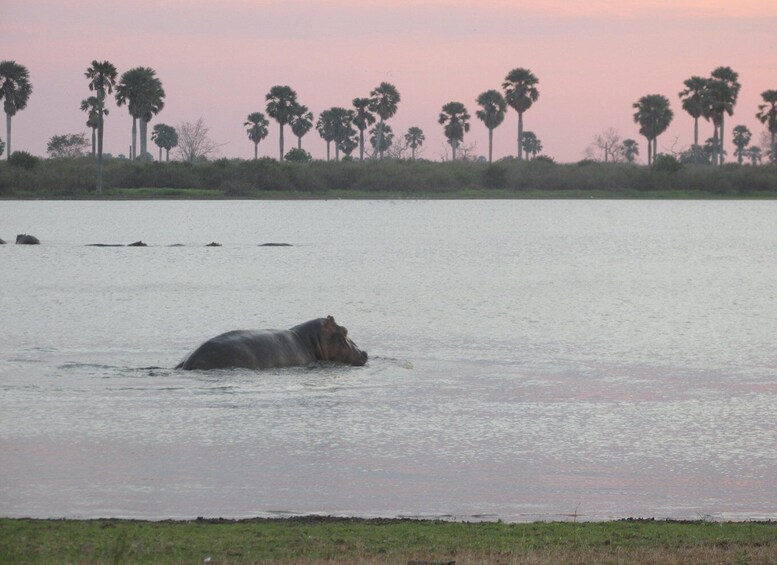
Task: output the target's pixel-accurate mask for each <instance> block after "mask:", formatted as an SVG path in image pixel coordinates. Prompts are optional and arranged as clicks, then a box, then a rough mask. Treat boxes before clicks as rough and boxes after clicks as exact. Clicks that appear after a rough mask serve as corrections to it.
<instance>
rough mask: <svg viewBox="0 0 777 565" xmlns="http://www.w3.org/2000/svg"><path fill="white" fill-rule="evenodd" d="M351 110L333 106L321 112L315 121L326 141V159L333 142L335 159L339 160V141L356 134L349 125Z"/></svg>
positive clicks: (351, 115)
mask: <svg viewBox="0 0 777 565" xmlns="http://www.w3.org/2000/svg"><path fill="white" fill-rule="evenodd" d="M352 119H353V112H352V111H351V110H348V109H346V108H341V107H337V106H336V107H334V108H329V109H328V110H324V111H323V112H321V115H320V116H319V118H318V123H316V130H318V133H319V135H320V136H321V137H322V139H323V140H324V141H326V160H327V161H329V147H330V144H331V143H332V142H333V141H334V143H335V161H339V160H340V143H341V142H342V141H344V140H345V139H347V138H349V137H351V136H352V135H355V134H356V131H355V130H354V129H353V128H352V127H351V120H352Z"/></svg>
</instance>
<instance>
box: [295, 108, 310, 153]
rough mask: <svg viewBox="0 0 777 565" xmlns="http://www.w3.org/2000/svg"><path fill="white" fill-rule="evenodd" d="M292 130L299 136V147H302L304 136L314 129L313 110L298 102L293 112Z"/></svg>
mask: <svg viewBox="0 0 777 565" xmlns="http://www.w3.org/2000/svg"><path fill="white" fill-rule="evenodd" d="M289 125H291V132H292V133H293V134H294V135H296V136H297V149H302V138H303V137H304V136H305V135H307V133H308V132H309V131H310V130H311V129H313V112H311V111H309V110H308V107H307V106H303V105H302V104H297V105H296V106H295V107H294V110H293V111H292V114H291V121H290V122H289Z"/></svg>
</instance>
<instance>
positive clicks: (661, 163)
mask: <svg viewBox="0 0 777 565" xmlns="http://www.w3.org/2000/svg"><path fill="white" fill-rule="evenodd" d="M651 166H652V168H653V170H654V171H663V172H665V173H676V172H677V171H679V170H680V169H682V168H683V164H682V163H681V162H680V161H678V160H677V159H675V158H674V157H673V156H671V155H665V154H663V153H662V154H661V155H657V156H656V158H655V159H653V165H651Z"/></svg>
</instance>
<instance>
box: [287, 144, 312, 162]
mask: <svg viewBox="0 0 777 565" xmlns="http://www.w3.org/2000/svg"><path fill="white" fill-rule="evenodd" d="M284 159H286V160H287V161H292V162H295V163H309V162H310V161H312V160H313V157H311V155H310V153H308V152H307V151H305V150H304V149H300V148H298V147H295V148H294V149H291V150H289V152H288V153H286V156H285V157H284Z"/></svg>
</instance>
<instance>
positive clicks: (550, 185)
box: [0, 158, 777, 199]
mask: <svg viewBox="0 0 777 565" xmlns="http://www.w3.org/2000/svg"><path fill="white" fill-rule="evenodd" d="M94 171H95V164H94V161H93V160H92V159H91V158H81V159H55V160H51V159H50V160H40V161H38V162H35V163H34V164H32V165H31V166H30V167H29V168H23V167H19V166H13V165H10V164H8V163H5V162H0V198H5V199H10V198H18V199H40V198H43V199H338V198H340V199H403V198H404V199H410V198H412V199H421V198H423V199H435V198H437V199H441V198H444V199H473V198H510V199H512V198H639V199H655V198H661V199H702V198H710V199H720V198H748V199H754V198H768V199H772V198H777V166H774V165H764V166H755V167H754V166H740V165H736V164H729V165H725V166H723V167H711V166H704V165H681V164H680V163H676V162H675V166H672V167H667V166H666V165H664V166H662V167H655V166H654V167H645V166H638V165H628V164H620V163H617V164H616V163H598V162H591V161H582V162H580V163H573V164H557V163H553V162H552V161H548V160H543V161H539V160H538V161H517V160H510V159H508V160H502V161H499V162H497V163H494V164H493V165H489V164H488V163H483V162H443V163H441V162H431V161H377V162H368V163H359V162H353V161H346V162H337V163H335V162H325V161H314V162H310V163H289V162H283V163H281V162H278V161H275V160H272V159H259V160H256V161H244V160H239V159H233V160H227V159H220V160H217V161H208V162H203V163H184V162H170V163H160V162H131V161H127V160H124V159H111V160H108V161H106V163H105V171H104V178H103V192H102V193H101V194H97V193H96V192H95V188H94V184H95V178H94Z"/></svg>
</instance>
